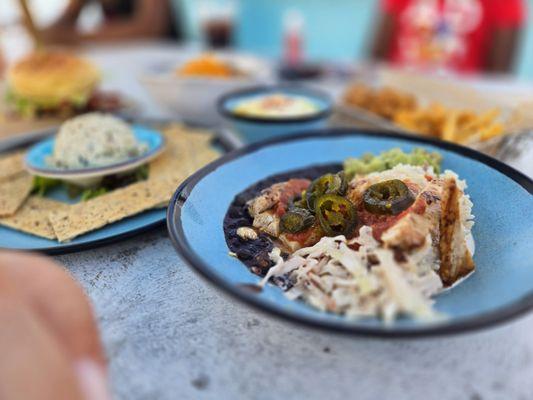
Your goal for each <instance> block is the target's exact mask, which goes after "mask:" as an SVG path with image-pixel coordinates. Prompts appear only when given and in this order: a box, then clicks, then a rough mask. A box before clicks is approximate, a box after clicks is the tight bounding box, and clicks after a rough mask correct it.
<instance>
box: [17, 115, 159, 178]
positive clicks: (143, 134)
mask: <svg viewBox="0 0 533 400" xmlns="http://www.w3.org/2000/svg"><path fill="white" fill-rule="evenodd" d="M132 128H133V134H134V135H135V138H136V139H137V141H138V142H139V143H142V144H145V145H146V146H147V151H146V152H145V153H144V154H142V155H140V156H138V157H134V158H130V159H129V160H126V161H121V162H118V163H115V164H111V165H106V166H102V167H89V168H82V169H69V170H65V169H59V168H54V167H51V166H49V165H48V163H47V159H48V158H49V157H50V156H51V155H52V154H53V151H54V145H55V138H50V139H45V140H43V141H42V142H39V143H37V144H35V145H34V146H33V147H32V148H31V149H30V150H29V151H28V153H27V154H26V168H27V169H28V170H29V171H30V173H32V174H34V175H40V176H44V177H48V178H57V179H63V180H72V181H77V180H80V179H90V178H98V177H102V176H105V175H112V174H118V173H123V172H128V171H131V170H134V169H135V168H138V167H140V166H141V165H143V164H146V163H148V162H149V161H150V160H152V159H153V158H155V157H157V156H158V155H159V153H161V151H163V148H164V145H165V141H164V139H163V136H162V135H161V134H160V133H159V132H157V131H155V130H153V129H149V128H146V127H143V126H140V125H134V126H133V127H132Z"/></svg>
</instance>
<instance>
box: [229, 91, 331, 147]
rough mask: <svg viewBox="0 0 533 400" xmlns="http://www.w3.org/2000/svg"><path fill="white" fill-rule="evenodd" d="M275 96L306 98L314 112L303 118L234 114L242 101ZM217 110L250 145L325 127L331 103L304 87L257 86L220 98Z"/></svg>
mask: <svg viewBox="0 0 533 400" xmlns="http://www.w3.org/2000/svg"><path fill="white" fill-rule="evenodd" d="M276 95H282V96H287V97H289V98H290V97H295V98H299V99H305V101H307V102H309V104H312V105H313V106H314V108H315V110H314V111H313V112H312V113H306V114H302V115H294V116H278V117H272V116H267V115H265V116H256V115H244V114H241V113H238V112H236V108H237V107H239V106H240V105H242V104H243V103H244V102H248V101H254V100H257V99H261V98H266V97H269V96H276ZM218 111H219V113H220V115H222V116H223V117H224V119H225V121H226V122H227V123H228V125H229V126H230V128H231V129H232V130H233V131H235V132H236V133H237V134H238V135H240V136H241V137H242V139H243V140H244V141H245V142H248V143H250V142H257V141H260V140H264V139H270V138H274V137H277V136H281V135H285V134H291V133H294V132H301V131H304V130H312V129H319V128H325V127H326V125H327V120H328V117H329V116H330V114H331V111H332V101H331V99H330V98H329V96H328V95H327V94H326V93H324V92H321V91H318V90H315V89H309V88H306V87H303V86H295V85H274V86H257V87H251V88H247V89H242V90H237V91H235V92H231V93H228V94H226V95H225V96H223V97H221V98H220V99H219V101H218Z"/></svg>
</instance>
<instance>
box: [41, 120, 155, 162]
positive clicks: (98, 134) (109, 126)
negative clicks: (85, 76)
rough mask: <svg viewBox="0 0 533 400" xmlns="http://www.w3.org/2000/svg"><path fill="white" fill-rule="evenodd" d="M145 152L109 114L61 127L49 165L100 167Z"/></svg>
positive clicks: (67, 122) (127, 128)
mask: <svg viewBox="0 0 533 400" xmlns="http://www.w3.org/2000/svg"><path fill="white" fill-rule="evenodd" d="M147 149H148V146H147V145H146V144H143V143H139V142H138V141H137V139H136V138H135V135H134V133H133V130H132V129H131V127H130V126H129V125H128V124H127V123H125V122H124V121H122V120H120V119H118V118H116V117H114V116H112V115H109V114H101V113H90V114H85V115H81V116H79V117H75V118H72V119H70V120H68V121H66V122H65V123H63V125H61V128H60V129H59V133H58V134H57V137H56V140H55V145H54V151H53V155H52V156H51V157H50V158H49V160H48V162H49V163H50V164H51V165H53V166H56V167H58V168H64V169H79V168H87V167H101V166H105V165H111V164H116V163H119V162H122V161H126V160H129V159H131V158H134V157H138V156H140V155H142V154H143V153H145V152H146V151H147Z"/></svg>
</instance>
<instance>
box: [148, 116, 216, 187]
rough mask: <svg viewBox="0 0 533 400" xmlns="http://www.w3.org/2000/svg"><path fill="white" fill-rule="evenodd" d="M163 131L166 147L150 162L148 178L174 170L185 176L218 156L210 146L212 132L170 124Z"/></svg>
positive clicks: (169, 173) (157, 176)
mask: <svg viewBox="0 0 533 400" xmlns="http://www.w3.org/2000/svg"><path fill="white" fill-rule="evenodd" d="M163 133H164V135H165V139H166V143H167V148H166V149H165V152H164V153H163V154H162V155H161V156H159V157H158V158H157V159H156V160H155V161H154V162H152V163H151V164H150V179H152V178H155V179H157V178H162V177H164V176H169V175H170V176H172V175H175V174H176V171H179V174H180V175H183V174H185V177H187V176H189V175H191V174H193V173H194V172H196V171H197V170H198V169H200V168H201V167H203V166H204V165H205V164H207V163H209V162H211V161H213V160H214V159H216V158H218V157H219V156H220V154H219V153H218V152H217V151H216V150H214V149H213V148H212V147H211V141H212V140H213V134H211V133H209V132H208V131H205V130H202V129H190V128H185V127H183V126H181V125H172V126H171V127H169V128H168V129H165V130H164V132H163Z"/></svg>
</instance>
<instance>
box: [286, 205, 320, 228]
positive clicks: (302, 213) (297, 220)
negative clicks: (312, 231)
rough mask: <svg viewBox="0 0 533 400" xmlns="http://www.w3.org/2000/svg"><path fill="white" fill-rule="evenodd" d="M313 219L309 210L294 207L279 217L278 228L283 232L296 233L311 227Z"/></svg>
mask: <svg viewBox="0 0 533 400" xmlns="http://www.w3.org/2000/svg"><path fill="white" fill-rule="evenodd" d="M314 222H315V217H314V216H313V214H311V212H310V211H309V210H306V209H304V208H297V207H294V208H292V209H290V210H289V211H287V212H286V213H285V214H283V216H282V217H281V222H280V227H281V230H282V231H283V232H289V233H297V232H301V231H303V230H304V229H307V228H309V227H311V225H313V223H314Z"/></svg>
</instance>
